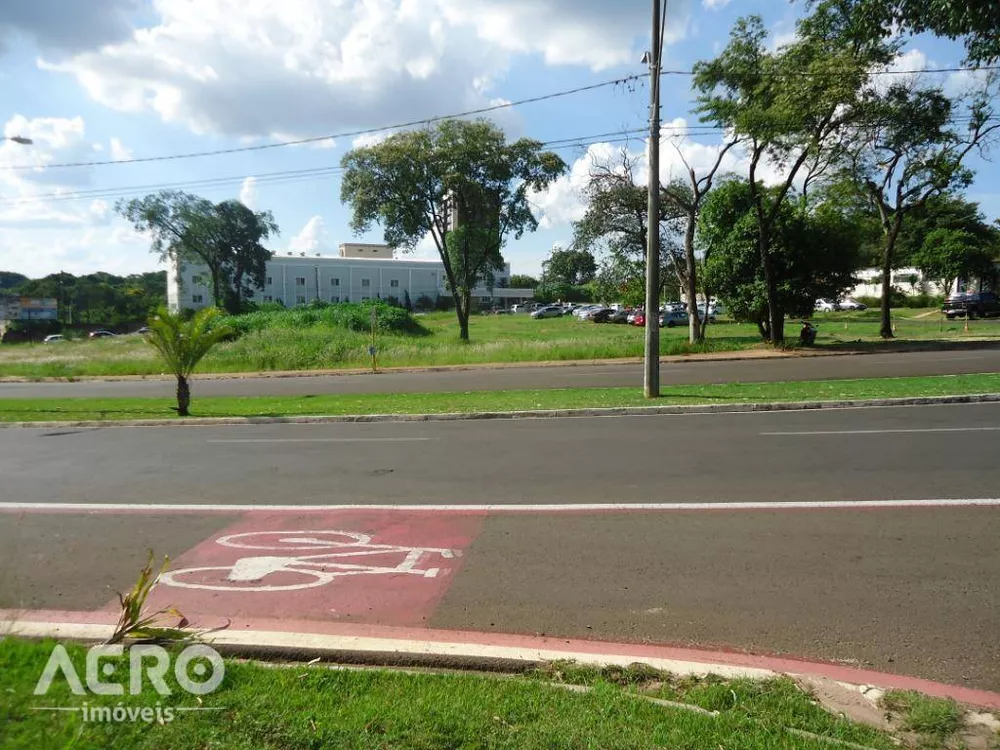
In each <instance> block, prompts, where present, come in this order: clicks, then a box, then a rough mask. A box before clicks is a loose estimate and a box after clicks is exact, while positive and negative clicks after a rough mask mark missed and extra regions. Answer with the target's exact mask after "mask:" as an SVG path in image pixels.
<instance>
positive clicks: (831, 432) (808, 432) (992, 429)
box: [758, 427, 1000, 437]
mask: <svg viewBox="0 0 1000 750" xmlns="http://www.w3.org/2000/svg"><path fill="white" fill-rule="evenodd" d="M997 431H1000V427H917V428H910V429H899V430H803V431H801V432H761V433H758V434H760V435H766V436H767V437H774V436H779V435H787V436H791V435H796V436H797V435H806V436H809V435H896V434H904V433H921V432H997Z"/></svg>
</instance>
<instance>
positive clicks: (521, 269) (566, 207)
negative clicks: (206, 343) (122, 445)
mask: <svg viewBox="0 0 1000 750" xmlns="http://www.w3.org/2000/svg"><path fill="white" fill-rule="evenodd" d="M669 5H670V11H669V15H668V32H667V36H668V41H669V44H668V46H667V49H666V52H665V61H664V66H665V67H666V68H674V69H690V67H691V66H692V65H693V64H694V63H695V62H696V61H697V60H699V59H706V58H709V57H711V56H713V55H714V54H715V53H716V52H717V51H718V50H719V49H720V48H721V46H722V45H724V44H725V41H726V37H727V35H728V31H729V29H730V27H731V26H732V23H733V21H734V20H735V19H736V18H737V17H738V16H740V15H745V14H749V13H759V14H760V15H762V16H763V17H764V19H765V22H766V24H767V25H768V27H769V28H770V29H771V30H772V32H773V35H774V39H775V42H776V43H780V42H781V41H782V40H787V39H788V35H789V34H790V33H791V32H792V31H793V29H794V21H795V18H796V15H797V14H798V13H800V12H801V11H802V7H801V3H787V2H783V1H782V0H671V2H670V3H669ZM648 15H649V3H648V2H647V0H617V2H610V1H609V0H281V2H277V1H276V0H255V1H251V0H87V2H81V1H80V0H35V2H33V3H5V4H3V7H2V8H0V123H2V127H3V130H4V135H7V136H13V135H24V136H28V137H31V138H33V139H34V141H35V143H34V145H32V146H22V145H19V144H16V143H12V142H10V141H6V142H4V143H2V144H0V270H12V271H20V272H22V273H26V274H29V275H32V276H38V275H43V274H47V273H54V272H57V271H59V270H65V271H70V272H73V273H88V272H93V271H98V270H104V271H110V272H114V273H131V272H137V271H142V270H152V269H154V268H156V267H157V261H156V259H155V258H154V257H153V256H152V255H150V253H149V243H148V240H147V239H146V238H145V237H142V236H141V235H137V234H135V233H134V232H133V231H132V230H131V228H130V227H128V226H127V225H126V224H125V223H124V222H122V221H121V220H120V219H119V218H117V217H116V216H115V215H114V212H113V205H114V202H115V201H116V200H117V199H118V198H119V197H123V196H124V197H132V196H138V195H141V194H143V193H144V192H150V191H149V190H142V189H138V188H142V186H162V185H167V184H170V183H180V184H179V185H178V187H179V188H180V189H187V190H189V191H190V192H194V193H198V194H201V195H204V196H205V197H207V198H210V199H213V200H222V199H225V198H232V197H242V198H243V199H245V200H246V201H247V202H248V203H249V204H250V205H252V206H253V207H254V208H256V209H258V210H261V209H269V210H271V211H272V212H273V213H274V215H275V218H276V220H277V222H278V224H279V226H280V227H281V235H280V237H279V238H277V239H276V240H275V241H274V242H272V244H271V249H273V250H275V251H279V252H284V251H287V250H295V251H300V252H309V253H324V254H327V253H334V252H335V251H336V246H337V245H338V244H339V243H341V242H345V241H350V240H351V239H352V238H353V237H352V234H351V231H350V228H349V226H348V221H349V217H348V212H347V211H346V209H345V208H344V207H343V206H342V205H341V204H340V201H339V193H340V184H339V178H338V176H337V175H336V174H335V173H327V174H321V175H310V176H308V178H306V177H305V176H300V177H296V178H294V179H292V178H288V179H283V180H281V181H268V180H266V179H259V180H256V181H255V180H252V179H251V180H248V179H247V178H248V177H250V176H252V175H262V174H266V173H273V172H283V171H291V170H304V169H317V168H322V167H336V166H337V164H338V163H339V161H340V158H341V157H342V155H343V154H344V153H345V152H346V151H347V150H349V149H350V148H351V147H352V146H353V145H355V140H354V139H353V138H349V137H348V138H338V139H336V141H335V142H334V143H330V142H325V143H323V144H320V145H312V146H286V147H282V148H274V149H267V150H262V151H256V152H253V151H251V152H244V153H238V154H229V155H223V156H211V157H202V158H193V159H178V160H168V161H157V162H150V163H136V164H113V165H102V166H95V167H85V168H73V169H31V170H23V169H21V170H18V169H11V167H17V166H25V165H27V166H36V167H40V166H41V165H44V164H53V163H61V162H78V161H100V160H108V159H127V158H131V157H153V156H165V155H172V154H183V153H190V152H202V151H210V150H215V149H228V148H238V147H241V146H247V145H258V144H265V143H273V142H280V141H287V140H293V139H298V138H307V137H312V136H319V135H325V134H330V133H338V132H347V131H354V130H361V129H368V128H372V129H379V128H383V127H386V126H390V125H393V124H396V123H401V122H406V121H410V120H415V119H420V118H423V117H428V116H433V115H442V114H449V113H455V112H461V111H465V110H468V109H472V108H477V107H482V106H489V105H490V104H492V103H497V102H501V101H516V100H519V99H524V98H527V97H532V96H537V95H542V94H547V93H550V92H555V91H560V90H564V89H568V88H575V87H578V86H585V85H588V84H592V83H596V82H601V81H606V80H611V79H615V78H620V77H624V76H628V75H631V74H635V73H642V72H643V71H644V66H643V65H641V64H640V63H639V59H640V57H641V54H642V51H643V50H644V49H645V47H646V46H647V45H648V41H647V38H648V24H649V20H648ZM961 58H962V49H961V47H960V46H959V45H956V44H953V43H950V42H946V41H942V40H938V39H933V38H920V39H917V40H914V41H913V42H911V43H910V45H909V47H908V49H907V52H906V55H905V56H904V58H903V59H902V60H900V61H899V62H898V67H900V68H903V69H914V68H922V67H948V66H952V65H956V64H958V63H959V61H960V60H961ZM943 82H944V83H945V84H946V85H947V86H948V87H950V88H957V87H958V86H959V84H960V83H961V81H960V80H958V79H948V80H944V81H943ZM688 83H689V82H688V80H687V79H686V78H684V77H682V76H677V77H667V78H666V79H665V83H664V88H663V118H664V122H665V123H666V124H670V125H672V126H673V127H683V125H684V124H685V123H693V122H694V120H693V118H692V117H691V116H690V112H689V110H690V107H691V93H690V90H689V88H688ZM648 95H649V92H648V89H647V87H646V85H645V83H644V82H640V83H638V84H636V85H633V86H630V87H622V86H616V87H608V88H603V89H600V90H597V91H592V92H586V93H580V94H576V95H573V96H568V97H563V98H557V99H553V100H550V101H546V102H542V103H537V104H527V105H523V106H519V107H516V108H511V109H505V110H500V111H498V112H496V113H495V114H494V115H493V118H494V119H495V120H496V121H497V122H498V123H499V124H501V125H502V126H503V127H504V128H505V129H506V130H507V131H508V133H509V134H510V135H511V136H520V135H528V136H531V137H534V138H538V139H540V140H543V141H547V140H555V139H567V138H577V137H582V136H587V137H588V138H587V140H588V141H591V140H594V139H592V138H590V136H594V135H597V134H601V133H608V132H613V131H620V130H631V129H638V128H642V127H644V124H645V118H646V113H647V101H648ZM672 132H676V131H672ZM596 140H597V141H600V139H596ZM630 145H631V147H632V148H633V149H634V150H635V151H636V152H638V153H641V151H642V148H643V144H642V140H641V136H636V137H635V140H634V141H633V142H632V143H631V144H630ZM679 145H680V147H681V149H682V150H683V152H684V154H685V156H686V158H687V159H688V161H690V162H691V163H692V164H693V165H695V166H696V167H697V166H698V165H699V164H703V163H706V162H708V161H710V160H711V158H712V156H713V149H714V148H715V139H714V138H713V137H711V136H709V137H705V136H698V137H692V138H689V139H686V140H684V141H683V142H681V143H680V144H679ZM617 148H618V145H617V144H616V145H603V146H602V145H601V144H600V143H597V144H596V145H593V146H591V147H590V149H591V153H588V151H587V149H585V148H582V147H574V148H569V149H560V151H559V153H560V154H561V155H562V156H563V158H564V159H566V161H567V162H568V163H569V164H570V165H571V166H572V170H571V172H570V174H569V175H567V176H566V177H565V178H564V179H562V180H560V182H559V183H558V184H556V185H555V186H553V187H552V189H550V190H549V191H547V192H546V193H545V194H543V195H539V196H537V198H536V206H537V214H538V215H539V217H540V218H541V220H542V227H541V228H540V230H539V231H538V232H536V233H534V234H530V235H526V236H525V237H524V238H522V239H521V240H519V241H516V242H511V243H510V244H509V246H508V247H507V249H506V251H505V255H506V257H507V260H508V261H510V262H511V263H512V265H513V270H514V272H515V273H532V274H537V273H538V272H539V270H540V266H541V262H542V260H544V258H545V257H546V255H547V254H548V252H549V251H550V249H551V248H552V246H553V245H554V244H556V243H563V244H565V243H567V242H568V241H569V239H570V237H571V222H572V220H573V219H575V218H578V217H579V215H580V213H581V211H582V203H581V200H580V196H579V188H580V187H581V185H582V184H583V182H584V180H585V178H586V175H587V172H588V169H589V164H590V160H591V155H592V154H596V155H598V156H600V155H602V154H607V153H608V152H609V150H610V149H617ZM674 154H675V152H674V151H673V149H672V148H671V147H670V146H667V147H665V149H664V167H663V169H664V173H665V174H669V173H670V171H671V170H672V169H676V168H677V166H678V164H679V160H678V159H677V158H675V156H674ZM727 166H730V167H731V168H733V169H734V170H739V168H740V159H739V157H738V156H734V157H733V159H731V160H730V161H729V162H728V163H727ZM972 166H973V167H975V168H976V169H977V171H978V176H977V180H976V184H975V185H974V186H973V188H972V189H971V190H970V191H969V193H970V195H971V197H972V198H973V199H975V200H979V201H981V203H982V206H983V209H984V211H985V213H986V214H987V217H988V218H989V219H993V218H996V217H997V216H1000V180H998V178H997V177H996V176H995V175H994V172H995V170H994V169H993V168H992V166H991V165H989V164H986V163H976V162H973V163H972ZM206 180H215V182H212V183H210V184H204V182H203V181H206ZM199 182H201V183H202V184H198V183H199ZM55 196H58V197H55ZM365 239H367V240H369V241H376V242H377V241H380V240H381V235H380V234H379V233H378V232H377V231H375V232H373V233H371V234H369V235H368V236H366V237H365ZM416 254H417V257H434V251H433V248H432V246H431V245H429V244H427V243H425V244H423V245H422V246H421V247H420V248H418V250H417V253H416Z"/></svg>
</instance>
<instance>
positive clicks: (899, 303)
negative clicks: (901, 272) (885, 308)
mask: <svg viewBox="0 0 1000 750" xmlns="http://www.w3.org/2000/svg"><path fill="white" fill-rule="evenodd" d="M854 299H856V300H857V301H858V302H860V303H861V304H863V305H868V307H869V308H870V309H872V310H878V309H879V308H880V307H882V298H881V297H855V298H854ZM942 304H944V296H942V295H940V294H911V295H909V296H907V295H905V294H903V293H902V292H901V291H899V290H898V289H893V291H892V296H891V297H890V298H889V306H890V307H894V308H898V307H906V308H912V309H919V308H924V307H940V306H941V305H942Z"/></svg>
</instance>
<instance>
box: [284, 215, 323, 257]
mask: <svg viewBox="0 0 1000 750" xmlns="http://www.w3.org/2000/svg"><path fill="white" fill-rule="evenodd" d="M288 250H289V251H290V252H293V253H306V254H307V255H315V254H316V253H319V254H320V255H330V254H331V250H330V245H329V244H328V233H327V230H326V222H325V221H324V220H323V217H322V216H313V217H312V218H311V219H309V221H307V222H306V225H305V226H304V227H302V229H301V230H300V231H299V233H298V234H296V235H295V236H294V237H292V239H291V240H289V242H288Z"/></svg>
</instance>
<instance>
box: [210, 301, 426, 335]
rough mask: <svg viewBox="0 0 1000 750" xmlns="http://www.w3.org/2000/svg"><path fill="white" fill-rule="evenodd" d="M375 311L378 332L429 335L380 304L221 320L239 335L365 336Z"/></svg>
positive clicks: (320, 306) (269, 310)
mask: <svg viewBox="0 0 1000 750" xmlns="http://www.w3.org/2000/svg"><path fill="white" fill-rule="evenodd" d="M373 307H374V308H376V310H377V313H376V327H377V328H378V330H379V331H382V332H383V333H398V334H409V335H414V336H423V335H426V334H427V331H426V330H425V329H424V328H423V327H422V326H421V325H420V324H419V323H417V321H415V320H414V319H413V318H412V317H411V316H410V313H409V312H407V311H406V310H404V309H402V308H400V307H393V306H392V305H389V304H387V303H385V302H382V301H378V300H374V301H369V302H361V303H355V302H340V303H337V304H330V303H327V302H322V301H313V302H310V303H309V304H308V305H302V306H300V307H294V308H292V309H290V310H286V309H285V308H283V307H281V306H280V305H276V304H269V305H261V306H260V307H259V308H258V309H257V310H256V311H255V312H251V313H246V314H245V315H231V316H226V317H225V318H222V319H220V322H221V323H222V324H224V325H226V326H228V327H229V328H231V329H233V330H234V331H236V332H237V333H238V334H240V335H243V334H246V333H251V332H254V331H264V330H267V329H282V328H285V329H288V328H309V327H313V326H323V327H330V328H342V329H346V330H348V331H357V332H366V331H370V330H371V315H372V308H373Z"/></svg>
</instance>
